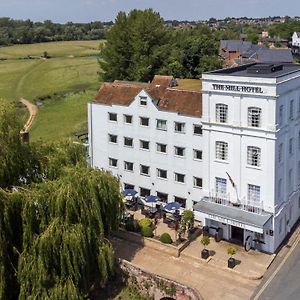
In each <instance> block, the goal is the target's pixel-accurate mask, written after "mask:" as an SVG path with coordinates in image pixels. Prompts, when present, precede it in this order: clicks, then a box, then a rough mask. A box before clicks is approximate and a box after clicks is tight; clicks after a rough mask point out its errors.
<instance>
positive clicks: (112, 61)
mask: <svg viewBox="0 0 300 300" xmlns="http://www.w3.org/2000/svg"><path fill="white" fill-rule="evenodd" d="M218 37H219V36H218V35H217V34H216V33H215V32H214V31H213V30H211V29H210V28H208V27H207V26H199V27H197V28H189V29H182V30H181V29H169V28H166V27H165V26H164V20H163V19H162V18H161V17H160V15H159V13H157V12H155V11H153V10H152V9H146V10H143V11H142V10H132V11H131V12H129V13H128V14H126V13H125V12H120V13H119V14H118V15H117V17H116V20H115V22H114V25H113V27H112V28H111V29H110V30H109V31H108V32H107V34H106V40H107V43H106V44H105V45H103V47H102V49H101V53H100V61H99V63H100V67H101V71H100V72H101V74H102V79H103V80H105V81H113V80H116V79H118V80H135V81H149V80H151V79H152V78H153V76H154V75H155V74H164V75H173V76H175V77H182V78H200V77H201V74H202V72H204V71H210V70H213V69H216V68H220V67H221V66H222V61H221V60H220V58H219V57H218V47H219V39H218Z"/></svg>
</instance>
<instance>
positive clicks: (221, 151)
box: [216, 141, 228, 160]
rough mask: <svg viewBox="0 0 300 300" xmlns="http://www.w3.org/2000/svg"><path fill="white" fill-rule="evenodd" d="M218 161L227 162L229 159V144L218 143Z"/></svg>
mask: <svg viewBox="0 0 300 300" xmlns="http://www.w3.org/2000/svg"><path fill="white" fill-rule="evenodd" d="M216 159H220V160H227V159H228V144H227V143H226V142H221V141H217V142H216Z"/></svg>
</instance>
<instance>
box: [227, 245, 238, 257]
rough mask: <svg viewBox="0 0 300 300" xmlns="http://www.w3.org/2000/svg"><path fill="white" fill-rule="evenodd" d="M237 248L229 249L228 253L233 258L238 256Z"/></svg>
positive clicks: (230, 247)
mask: <svg viewBox="0 0 300 300" xmlns="http://www.w3.org/2000/svg"><path fill="white" fill-rule="evenodd" d="M236 251H237V250H236V248H235V247H234V246H229V247H228V249H227V253H228V254H229V255H230V257H232V256H233V255H234V254H236Z"/></svg>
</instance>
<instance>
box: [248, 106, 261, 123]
mask: <svg viewBox="0 0 300 300" xmlns="http://www.w3.org/2000/svg"><path fill="white" fill-rule="evenodd" d="M248 126H250V127H260V126H261V108H259V107H249V108H248Z"/></svg>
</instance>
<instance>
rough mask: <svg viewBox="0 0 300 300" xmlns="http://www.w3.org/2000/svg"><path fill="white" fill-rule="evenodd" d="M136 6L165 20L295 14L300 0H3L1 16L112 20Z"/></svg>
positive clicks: (40, 18) (57, 20) (35, 19)
mask: <svg viewBox="0 0 300 300" xmlns="http://www.w3.org/2000/svg"><path fill="white" fill-rule="evenodd" d="M134 8H137V9H145V8H153V9H154V10H155V11H158V12H159V13H160V15H161V16H162V17H163V18H164V19H165V20H175V19H176V20H206V19H209V18H211V17H213V18H217V19H221V18H225V17H242V16H246V17H268V16H286V15H289V16H295V14H296V15H297V14H298V15H300V0H284V1H283V0H227V1H226V0H0V16H3V17H10V18H14V19H31V20H33V21H44V20H52V21H53V22H59V23H66V22H68V21H72V22H84V23H85V22H90V21H111V20H114V19H115V17H116V14H117V13H118V12H119V11H126V12H128V11H130V10H132V9H134Z"/></svg>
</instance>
